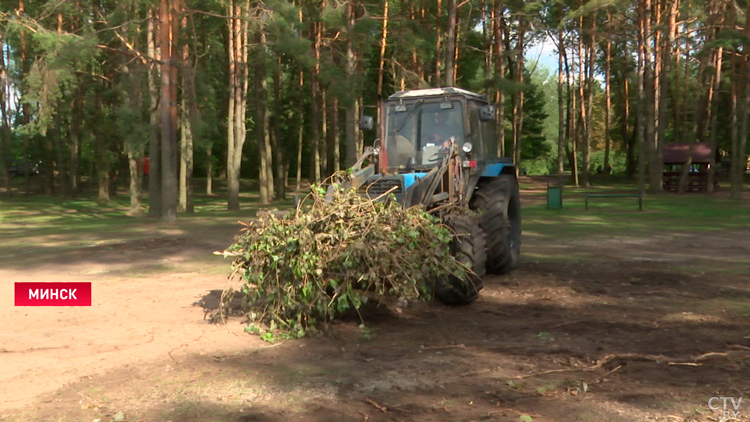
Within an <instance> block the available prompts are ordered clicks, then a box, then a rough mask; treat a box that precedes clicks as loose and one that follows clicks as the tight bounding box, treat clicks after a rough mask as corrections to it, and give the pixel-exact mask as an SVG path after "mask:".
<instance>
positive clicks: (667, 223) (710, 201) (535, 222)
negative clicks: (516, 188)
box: [522, 183, 750, 238]
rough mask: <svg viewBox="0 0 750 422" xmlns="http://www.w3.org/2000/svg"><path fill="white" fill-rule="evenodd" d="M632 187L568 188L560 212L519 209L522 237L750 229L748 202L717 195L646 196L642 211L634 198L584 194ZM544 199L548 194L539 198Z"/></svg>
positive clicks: (631, 187)
mask: <svg viewBox="0 0 750 422" xmlns="http://www.w3.org/2000/svg"><path fill="white" fill-rule="evenodd" d="M636 192H637V189H636V187H635V185H633V184H632V183H630V184H627V183H615V184H612V185H594V186H592V187H590V188H575V187H568V186H566V187H565V189H564V192H563V208H562V209H560V210H548V209H547V208H546V202H538V203H534V204H532V205H528V206H525V207H523V210H522V212H523V226H524V232H525V233H529V232H532V233H537V234H543V235H548V236H555V237H562V238H577V237H587V236H593V235H612V236H616V235H638V234H645V233H658V232H669V231H687V232H695V231H698V232H708V231H712V230H737V229H746V228H747V227H750V202H749V201H747V200H743V201H736V200H732V199H729V198H726V197H722V196H719V195H715V196H714V197H709V196H707V195H704V194H684V195H678V194H666V193H664V194H657V195H649V194H647V195H645V196H644V198H643V211H642V212H641V211H639V210H638V199H637V198H594V199H589V209H588V211H586V210H585V204H584V201H585V198H584V194H586V193H597V194H600V193H636ZM539 195H546V192H542V193H539Z"/></svg>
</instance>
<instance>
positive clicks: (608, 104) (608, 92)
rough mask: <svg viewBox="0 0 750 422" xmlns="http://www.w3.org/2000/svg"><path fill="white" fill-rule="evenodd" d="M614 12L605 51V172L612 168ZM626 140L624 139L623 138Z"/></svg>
mask: <svg viewBox="0 0 750 422" xmlns="http://www.w3.org/2000/svg"><path fill="white" fill-rule="evenodd" d="M611 30H612V14H611V13H609V12H607V48H606V51H605V64H604V85H605V90H604V102H605V106H604V108H605V114H606V115H605V118H604V119H605V120H604V168H603V169H602V170H604V174H609V169H610V168H611V166H610V164H609V153H610V143H611V136H610V133H609V131H610V130H611V129H610V128H611V126H612V117H611V116H612V77H611V74H612V35H611V32H612V31H611ZM623 140H624V139H623Z"/></svg>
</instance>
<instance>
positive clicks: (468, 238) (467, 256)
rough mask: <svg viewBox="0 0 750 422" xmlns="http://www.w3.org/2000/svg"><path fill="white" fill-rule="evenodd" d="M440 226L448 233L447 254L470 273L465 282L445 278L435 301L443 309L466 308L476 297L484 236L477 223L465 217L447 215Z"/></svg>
mask: <svg viewBox="0 0 750 422" xmlns="http://www.w3.org/2000/svg"><path fill="white" fill-rule="evenodd" d="M443 223H444V224H445V225H446V226H448V227H449V228H450V229H451V231H452V239H451V245H450V246H451V248H450V250H451V254H452V255H453V256H454V257H455V258H456V260H457V261H458V262H460V263H462V264H464V265H465V266H466V267H468V268H470V269H471V270H472V271H473V272H470V273H468V274H467V277H466V279H465V280H462V279H460V278H458V277H456V276H449V277H446V278H445V279H442V280H438V281H437V283H436V285H435V297H437V298H438V300H440V301H441V302H443V303H444V304H446V305H467V304H469V303H471V302H473V301H475V300H476V299H477V297H479V290H481V289H482V287H483V286H484V284H483V282H482V277H483V276H484V274H485V266H486V263H487V255H486V252H485V250H486V245H485V236H484V232H483V231H482V228H481V227H480V226H479V222H478V221H477V220H476V219H475V218H474V217H471V216H468V215H449V216H447V217H446V218H445V221H443Z"/></svg>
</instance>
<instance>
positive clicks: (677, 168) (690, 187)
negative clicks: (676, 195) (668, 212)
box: [663, 142, 718, 192]
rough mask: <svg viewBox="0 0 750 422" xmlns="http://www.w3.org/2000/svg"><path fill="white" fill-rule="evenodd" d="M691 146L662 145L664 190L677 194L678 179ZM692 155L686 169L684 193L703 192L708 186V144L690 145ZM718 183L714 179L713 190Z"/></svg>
mask: <svg viewBox="0 0 750 422" xmlns="http://www.w3.org/2000/svg"><path fill="white" fill-rule="evenodd" d="M690 147H691V144H683V143H674V144H664V185H663V186H664V190H666V191H672V192H677V189H678V187H679V185H680V177H682V171H683V168H684V166H685V165H687V163H688V157H690ZM692 147H693V153H692V160H690V168H689V169H688V174H687V181H686V183H685V192H705V191H706V188H707V186H708V169H709V168H710V166H711V153H712V151H711V147H710V146H709V145H708V142H698V143H695V144H692ZM717 185H718V183H717V182H716V179H715V178H714V190H716V187H717Z"/></svg>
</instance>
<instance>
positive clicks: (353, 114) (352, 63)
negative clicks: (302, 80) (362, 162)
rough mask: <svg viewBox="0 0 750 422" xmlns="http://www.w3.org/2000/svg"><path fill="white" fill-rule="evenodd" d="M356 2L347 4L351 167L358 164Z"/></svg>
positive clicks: (347, 144) (350, 1)
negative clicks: (355, 46)
mask: <svg viewBox="0 0 750 422" xmlns="http://www.w3.org/2000/svg"><path fill="white" fill-rule="evenodd" d="M353 2H354V0H349V1H348V2H347V3H346V16H347V19H346V30H347V33H348V36H347V39H346V83H347V86H348V87H349V92H350V93H351V94H350V98H348V99H347V104H346V166H347V167H351V166H353V165H354V163H356V162H357V114H358V113H357V111H358V110H357V108H358V107H357V97H356V96H355V94H354V87H353V86H352V85H353V84H354V72H355V71H356V66H357V57H356V55H355V53H354V40H353V39H352V36H353V32H354V4H353Z"/></svg>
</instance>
